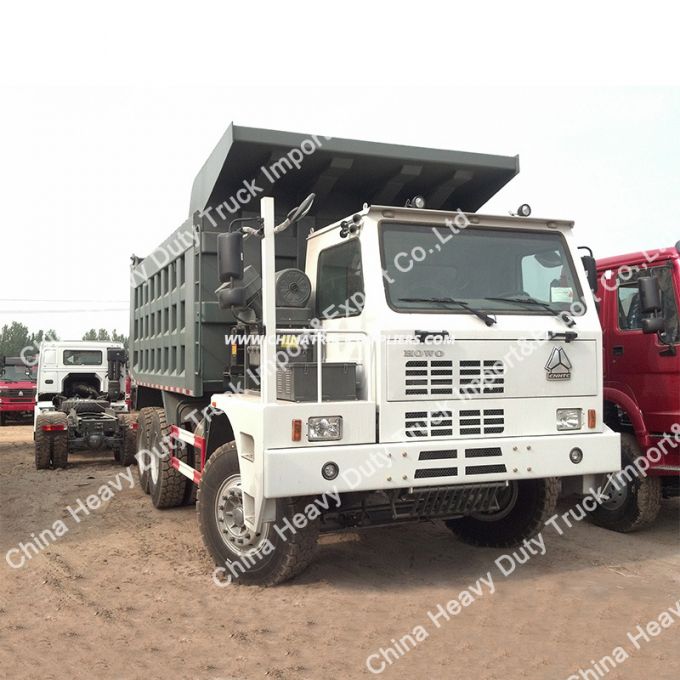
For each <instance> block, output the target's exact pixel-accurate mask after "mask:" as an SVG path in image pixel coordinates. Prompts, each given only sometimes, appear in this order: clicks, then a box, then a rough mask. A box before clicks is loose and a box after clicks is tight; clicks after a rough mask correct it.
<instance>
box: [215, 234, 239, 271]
mask: <svg viewBox="0 0 680 680" xmlns="http://www.w3.org/2000/svg"><path fill="white" fill-rule="evenodd" d="M217 273H218V276H219V279H220V283H227V281H232V280H238V281H240V280H241V279H242V278H243V234H241V233H240V232H226V233H223V234H218V235H217Z"/></svg>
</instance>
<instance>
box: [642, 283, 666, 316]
mask: <svg viewBox="0 0 680 680" xmlns="http://www.w3.org/2000/svg"><path fill="white" fill-rule="evenodd" d="M638 291H639V292H640V311H641V312H642V313H643V314H656V312H660V311H661V291H660V290H659V282H658V281H657V280H656V279H655V278H654V277H653V276H641V277H640V278H639V279H638Z"/></svg>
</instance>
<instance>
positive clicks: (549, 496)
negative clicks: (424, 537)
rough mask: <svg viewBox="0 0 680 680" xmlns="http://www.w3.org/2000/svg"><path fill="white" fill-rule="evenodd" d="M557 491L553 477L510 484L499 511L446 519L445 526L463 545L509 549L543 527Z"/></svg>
mask: <svg viewBox="0 0 680 680" xmlns="http://www.w3.org/2000/svg"><path fill="white" fill-rule="evenodd" d="M558 492H559V484H558V481H557V479H555V478H554V477H550V478H548V479H522V480H518V481H513V482H510V484H509V486H508V487H507V488H506V489H504V491H503V492H502V493H501V495H500V497H499V501H500V506H501V507H500V509H499V510H497V511H495V512H490V513H477V514H474V515H471V516H470V517H462V518H460V519H450V520H447V521H446V526H447V527H448V528H449V529H451V531H453V533H454V534H456V536H458V538H460V539H461V540H462V541H464V542H465V543H470V544H471V545H479V546H486V547H491V548H511V547H513V546H515V545H519V544H520V543H522V541H524V540H525V539H529V538H532V537H533V536H535V535H536V534H537V533H538V532H539V531H540V530H541V529H542V528H543V525H544V524H545V520H546V519H548V518H549V517H550V516H551V515H552V514H553V513H554V511H555V506H556V505H557V496H558Z"/></svg>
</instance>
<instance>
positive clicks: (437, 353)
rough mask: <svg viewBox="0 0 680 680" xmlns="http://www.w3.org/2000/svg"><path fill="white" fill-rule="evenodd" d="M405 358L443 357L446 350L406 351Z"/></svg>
mask: <svg viewBox="0 0 680 680" xmlns="http://www.w3.org/2000/svg"><path fill="white" fill-rule="evenodd" d="M404 356H405V357H443V356H444V350H441V349H406V350H404Z"/></svg>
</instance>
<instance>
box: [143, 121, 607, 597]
mask: <svg viewBox="0 0 680 680" xmlns="http://www.w3.org/2000/svg"><path fill="white" fill-rule="evenodd" d="M312 147H313V148H312ZM295 151H297V152H298V153H294V152H295ZM283 170H285V172H284V171H283ZM517 171H518V161H517V158H513V157H503V156H489V155H483V154H471V153H462V152H454V151H440V150H432V149H422V148H413V147H404V146H394V145H386V144H376V143H367V142H356V141H352V140H341V139H330V138H318V137H316V136H311V137H305V136H304V135H296V134H291V133H281V132H273V131H267V130H254V129H250V128H241V127H236V126H231V127H230V128H229V129H228V130H227V132H226V134H225V136H224V137H223V139H222V140H221V141H220V143H219V144H218V146H217V147H216V149H215V151H214V152H213V153H212V155H211V156H210V158H209V159H208V160H207V161H206V164H205V166H204V168H203V169H202V171H201V173H200V174H199V176H198V177H197V178H196V181H195V183H194V190H193V193H192V200H191V209H190V218H189V219H188V220H187V221H186V222H185V223H184V224H183V225H182V226H180V227H179V228H178V229H177V230H176V231H175V232H174V233H173V234H172V235H171V236H170V237H169V238H168V239H167V240H166V241H165V242H164V243H163V244H162V245H161V246H160V247H159V248H158V249H157V251H155V252H154V253H152V254H151V255H150V256H149V257H147V258H144V259H141V258H138V257H133V265H132V272H131V275H132V279H131V280H132V293H131V295H132V304H131V307H132V312H131V346H130V349H131V353H132V355H131V361H132V373H133V378H134V379H135V380H136V383H137V399H138V407H139V408H140V409H141V412H140V430H139V440H138V450H139V453H138V457H137V458H138V467H139V471H140V480H141V484H142V487H143V488H144V489H145V490H146V491H147V492H148V493H150V494H151V496H152V499H153V503H154V505H155V506H156V507H159V508H161V507H169V506H173V505H179V504H181V503H185V502H191V501H192V500H193V499H194V498H195V493H196V487H197V488H198V494H197V495H198V503H197V509H198V519H199V525H200V529H201V532H202V535H203V539H204V542H205V545H206V547H207V549H208V551H209V552H210V554H211V555H212V557H213V558H214V560H215V563H216V564H217V565H218V568H219V569H221V572H222V573H223V575H224V576H226V577H228V578H230V579H235V580H238V581H240V582H244V583H251V584H260V585H272V584H276V583H279V582H281V581H283V580H285V579H287V578H290V577H291V576H294V575H295V574H297V573H299V572H300V571H301V570H302V569H303V568H304V567H305V566H306V565H307V564H308V563H309V561H310V559H311V557H312V554H313V547H314V545H315V543H316V539H317V536H318V534H319V532H327V531H341V530H345V529H352V530H356V529H360V528H363V527H371V526H378V525H388V524H398V523H402V522H417V521H422V520H441V521H443V522H445V524H446V526H447V527H449V528H450V529H451V530H452V531H453V532H454V533H455V534H456V535H457V536H458V537H460V538H461V539H462V540H464V541H467V542H470V543H473V544H476V545H480V546H511V545H514V544H517V543H520V542H521V541H523V540H524V539H527V538H529V537H531V536H532V535H534V534H535V533H536V532H538V531H539V530H540V529H541V527H542V526H543V522H544V521H545V519H546V518H547V517H549V516H550V514H551V513H552V512H553V510H554V507H555V502H556V499H557V495H558V491H559V487H560V483H559V480H562V482H563V485H564V486H565V488H566V487H568V488H569V489H570V490H571V491H577V492H585V491H586V490H587V489H588V488H589V487H590V486H591V485H592V484H594V482H595V480H596V476H597V475H600V474H602V473H607V472H611V471H614V470H616V469H618V468H619V466H620V450H619V437H618V435H617V434H615V433H613V432H612V431H610V430H609V429H608V428H607V427H606V426H605V425H604V423H603V418H602V403H603V399H602V335H601V330H600V324H599V321H598V316H597V310H596V307H595V302H594V299H593V295H592V292H591V288H592V287H593V286H594V284H595V281H594V278H595V269H594V261H593V259H592V257H591V256H590V255H585V256H583V257H582V256H581V253H579V250H578V248H577V245H576V242H575V240H574V236H573V233H572V232H573V224H572V223H571V222H569V221H564V220H557V219H536V218H532V217H530V216H529V213H530V209H529V207H528V206H522V207H521V209H520V210H519V211H518V214H516V215H511V216H497V215H487V214H481V213H479V212H477V211H478V210H479V208H480V207H481V206H482V205H483V204H484V203H485V202H486V201H487V200H488V199H489V198H490V197H491V196H492V195H494V194H495V193H496V192H497V191H498V190H499V189H500V188H501V187H502V186H504V185H505V184H506V183H507V182H508V181H509V180H510V179H511V178H512V177H513V176H514V175H515V174H516V173H517ZM246 187H247V188H248V190H249V192H250V194H249V195H250V198H248V195H247V194H248V192H247V191H244V189H245V188H246ZM362 206H363V207H362ZM583 265H585V266H583Z"/></svg>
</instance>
